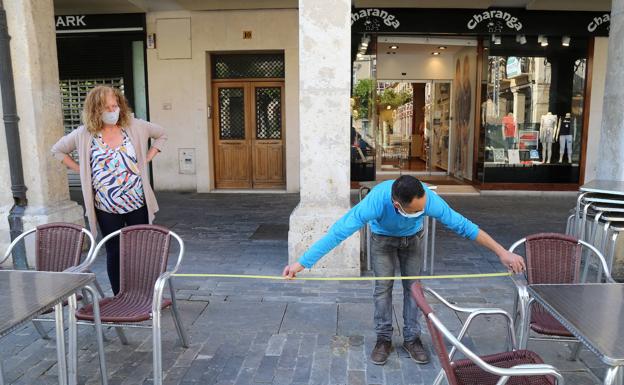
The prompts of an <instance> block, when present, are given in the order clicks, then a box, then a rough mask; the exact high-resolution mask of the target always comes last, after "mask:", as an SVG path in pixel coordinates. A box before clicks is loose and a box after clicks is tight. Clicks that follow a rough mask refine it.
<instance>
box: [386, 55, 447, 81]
mask: <svg viewBox="0 0 624 385" xmlns="http://www.w3.org/2000/svg"><path fill="white" fill-rule="evenodd" d="M453 63H454V62H453V56H452V55H440V56H432V55H431V53H430V52H422V53H410V54H400V53H397V54H396V55H387V54H386V53H383V52H381V53H379V54H378V55H377V79H379V80H384V79H388V80H399V79H406V80H427V79H432V80H447V79H452V78H453V76H454V74H455V73H454V71H455V68H454V67H453ZM403 72H405V73H406V75H402V73H403Z"/></svg>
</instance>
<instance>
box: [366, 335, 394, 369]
mask: <svg viewBox="0 0 624 385" xmlns="http://www.w3.org/2000/svg"><path fill="white" fill-rule="evenodd" d="M391 351H392V342H390V341H388V340H383V339H378V340H377V343H376V344H375V347H374V348H373V351H372V352H371V361H372V362H373V364H375V365H383V364H385V363H386V361H388V356H389V355H390V352H391Z"/></svg>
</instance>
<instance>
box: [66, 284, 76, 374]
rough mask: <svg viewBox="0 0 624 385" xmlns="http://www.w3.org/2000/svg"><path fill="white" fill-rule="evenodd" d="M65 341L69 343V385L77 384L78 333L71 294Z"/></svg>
mask: <svg viewBox="0 0 624 385" xmlns="http://www.w3.org/2000/svg"><path fill="white" fill-rule="evenodd" d="M67 323H68V326H67V339H68V341H69V342H68V343H69V348H68V350H69V362H68V366H67V374H68V377H69V384H70V385H77V384H78V346H77V339H78V335H77V334H78V333H77V328H78V325H77V324H76V294H75V293H74V294H72V295H71V296H69V298H68V299H67Z"/></svg>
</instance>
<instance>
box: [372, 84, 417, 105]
mask: <svg viewBox="0 0 624 385" xmlns="http://www.w3.org/2000/svg"><path fill="white" fill-rule="evenodd" d="M411 100H412V94H411V93H409V92H408V91H401V92H396V91H395V90H394V88H386V89H385V90H383V92H382V93H381V96H380V97H379V104H380V106H382V107H386V106H390V107H392V108H393V109H395V108H397V107H399V106H402V105H403V104H405V103H408V102H409V101H411Z"/></svg>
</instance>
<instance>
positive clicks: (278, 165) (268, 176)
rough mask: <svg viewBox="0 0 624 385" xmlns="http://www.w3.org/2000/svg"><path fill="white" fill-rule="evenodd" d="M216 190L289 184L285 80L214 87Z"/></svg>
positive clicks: (215, 84)
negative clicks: (285, 124) (286, 151)
mask: <svg viewBox="0 0 624 385" xmlns="http://www.w3.org/2000/svg"><path fill="white" fill-rule="evenodd" d="M212 95H213V97H214V101H213V105H214V107H215V119H214V120H213V121H214V125H215V129H214V143H215V176H216V178H215V179H216V187H217V188H285V185H286V180H285V177H284V161H283V159H284V141H283V136H284V135H283V126H284V125H283V122H284V115H283V108H282V106H283V104H284V82H264V81H248V82H218V83H214V84H213V87H212Z"/></svg>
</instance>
